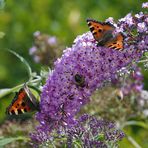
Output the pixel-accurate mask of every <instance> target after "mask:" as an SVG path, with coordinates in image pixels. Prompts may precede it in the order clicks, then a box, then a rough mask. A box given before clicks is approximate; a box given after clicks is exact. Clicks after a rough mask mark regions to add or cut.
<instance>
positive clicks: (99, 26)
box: [87, 19, 124, 50]
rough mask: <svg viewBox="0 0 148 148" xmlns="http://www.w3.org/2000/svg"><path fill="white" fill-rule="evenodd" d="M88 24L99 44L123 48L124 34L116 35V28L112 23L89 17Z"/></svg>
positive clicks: (118, 48)
mask: <svg viewBox="0 0 148 148" xmlns="http://www.w3.org/2000/svg"><path fill="white" fill-rule="evenodd" d="M87 24H88V26H89V28H90V31H91V32H92V35H93V37H94V39H95V40H96V41H97V46H105V47H108V48H112V49H116V50H123V40H124V37H123V34H122V33H118V34H117V35H114V34H113V32H114V30H115V29H116V28H115V27H114V26H113V25H112V24H110V23H106V22H99V21H96V20H93V19H87Z"/></svg>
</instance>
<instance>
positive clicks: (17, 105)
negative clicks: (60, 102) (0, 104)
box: [6, 85, 39, 115]
mask: <svg viewBox="0 0 148 148" xmlns="http://www.w3.org/2000/svg"><path fill="white" fill-rule="evenodd" d="M35 110H39V103H38V102H37V100H36V98H35V96H34V95H33V94H32V93H31V91H30V90H29V88H28V87H27V85H24V87H23V88H21V89H20V90H19V92H18V93H16V95H15V97H14V99H13V101H12V103H11V105H10V106H9V107H8V108H7V109H6V114H8V115H18V114H23V113H25V112H31V111H35Z"/></svg>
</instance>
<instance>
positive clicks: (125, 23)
mask: <svg viewBox="0 0 148 148" xmlns="http://www.w3.org/2000/svg"><path fill="white" fill-rule="evenodd" d="M145 17H146V16H145V15H144V16H143V17H142V18H136V17H132V16H131V14H128V15H127V16H126V17H125V18H124V19H121V20H120V21H119V23H118V24H116V25H117V26H118V27H119V28H122V29H123V31H124V33H125V40H124V50H123V51H118V50H114V49H110V48H106V47H102V46H97V43H96V41H95V39H94V37H93V36H92V34H91V32H87V33H85V34H83V35H81V36H78V37H77V38H76V39H75V41H74V44H73V45H72V47H71V48H67V49H66V50H65V51H64V52H63V55H62V57H61V58H60V59H58V60H57V61H56V62H55V67H54V70H53V72H52V74H51V75H50V76H49V78H48V80H47V82H46V84H45V86H44V88H43V92H42V95H41V102H40V112H38V114H37V120H38V121H39V122H40V125H39V127H38V130H40V131H43V132H45V133H47V132H48V133H50V132H51V131H52V130H53V129H58V128H59V127H60V126H68V127H72V126H73V125H75V124H76V122H77V121H76V120H75V115H76V114H77V113H78V112H79V110H80V108H81V107H82V106H83V105H85V104H86V103H88V102H89V98H90V97H91V95H92V93H93V92H94V91H95V90H96V89H98V88H101V87H103V84H104V81H106V80H111V79H112V78H114V77H115V75H116V72H117V71H118V70H120V69H121V68H123V67H126V66H128V65H129V64H131V63H132V62H137V61H138V60H139V59H140V57H141V56H142V55H143V52H145V51H146V50H148V48H147V45H146V44H145V46H143V45H144V44H143V42H144V43H146V33H145V32H138V33H137V35H136V36H135V35H134V36H132V33H131V31H133V30H132V28H134V32H135V29H136V30H138V25H137V24H138V23H143V22H144V21H145ZM129 30H130V31H129ZM141 43H142V46H139V45H140V44H141Z"/></svg>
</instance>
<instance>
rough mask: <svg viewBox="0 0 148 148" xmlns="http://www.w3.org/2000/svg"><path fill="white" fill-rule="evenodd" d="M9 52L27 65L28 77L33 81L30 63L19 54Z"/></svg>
mask: <svg viewBox="0 0 148 148" xmlns="http://www.w3.org/2000/svg"><path fill="white" fill-rule="evenodd" d="M8 51H9V52H11V53H12V54H14V55H15V56H16V57H18V58H19V59H20V61H21V62H23V63H24V64H25V65H26V67H27V71H28V75H29V79H30V80H31V79H32V70H31V67H30V65H29V64H28V62H27V61H26V60H25V59H24V58H23V57H22V56H20V55H19V54H18V53H16V52H14V51H12V50H8Z"/></svg>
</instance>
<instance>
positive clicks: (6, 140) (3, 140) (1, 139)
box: [0, 137, 26, 147]
mask: <svg viewBox="0 0 148 148" xmlns="http://www.w3.org/2000/svg"><path fill="white" fill-rule="evenodd" d="M23 139H26V138H25V137H9V138H5V137H0V147H3V146H5V145H7V144H9V143H11V142H13V141H16V140H23Z"/></svg>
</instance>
